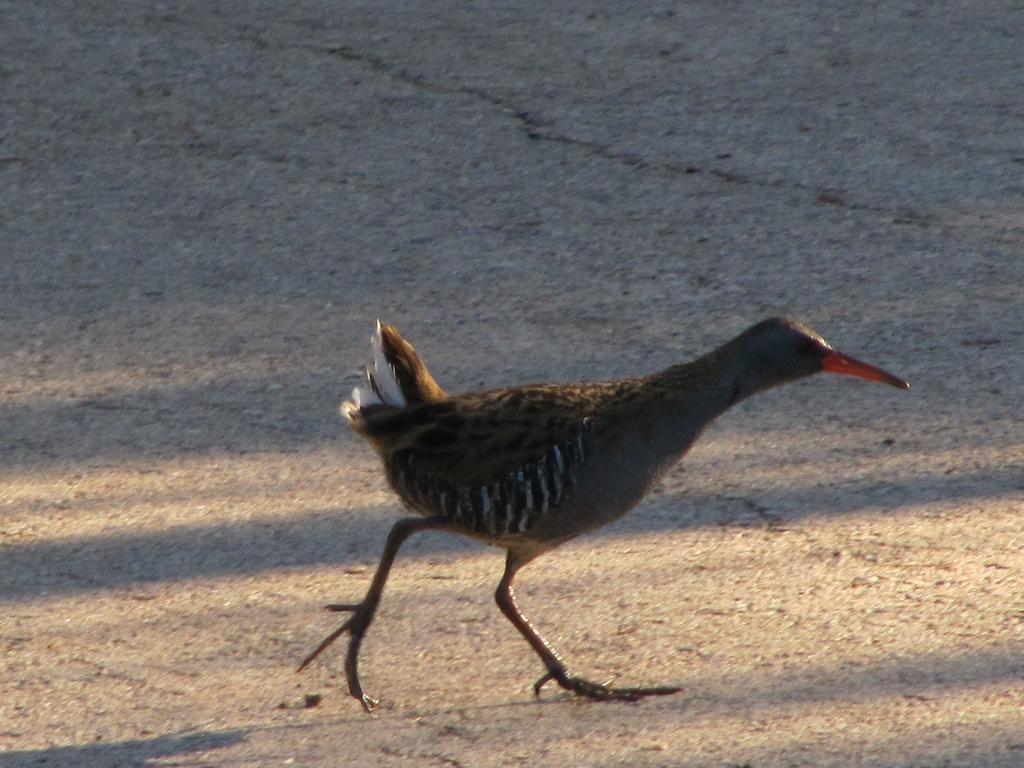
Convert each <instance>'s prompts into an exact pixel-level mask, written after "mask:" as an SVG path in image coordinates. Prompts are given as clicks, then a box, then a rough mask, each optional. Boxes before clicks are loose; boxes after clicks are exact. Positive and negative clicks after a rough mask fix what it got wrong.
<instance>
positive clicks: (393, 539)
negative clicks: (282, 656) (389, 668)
mask: <svg viewBox="0 0 1024 768" xmlns="http://www.w3.org/2000/svg"><path fill="white" fill-rule="evenodd" d="M450 527H451V524H450V523H449V522H447V521H446V520H444V519H442V518H436V517H428V518H422V517H406V518H403V519H401V520H399V521H398V522H397V523H395V525H394V526H393V527H392V528H391V533H389V534H388V540H387V543H386V544H385V545H384V554H383V555H381V558H380V563H379V564H378V565H377V571H376V573H374V574H373V581H372V582H371V583H370V588H369V590H367V592H366V597H364V598H363V601H362V602H361V603H332V604H330V605H327V606H325V607H326V608H327V610H329V611H349V612H351V613H352V615H351V616H350V617H349V619H348V621H346V622H345V623H344V624H342V625H341V626H340V627H338V628H337V629H336V630H334V631H333V632H331V634H329V635H328V636H327V637H325V638H324V639H323V642H321V643H320V645H318V646H317V647H316V649H315V650H314V651H313V652H312V653H311V654H309V656H307V657H306V658H305V659H303V661H302V663H301V664H300V665H299V669H298V671H299V672H301V671H302V670H303V669H305V668H306V667H307V666H309V664H310V662H312V661H313V659H315V658H316V657H317V656H319V655H320V654H321V652H323V651H324V649H326V648H327V646H329V645H330V644H331V643H333V642H334V641H335V640H337V639H338V638H339V637H341V636H342V635H343V634H345V633H346V632H348V633H349V635H350V636H349V641H348V653H347V654H346V656H345V678H346V679H347V680H348V690H349V693H351V694H352V696H353V697H354V698H356V699H358V700H359V701H360V702H361V703H362V705H363V708H364V709H365V710H366V711H367V712H369V711H371V710H372V709H373V708H374V706H376V704H377V701H376V700H375V699H371V698H370V697H369V696H367V695H366V694H365V693H363V686H362V685H360V683H359V668H358V664H359V646H360V645H361V644H362V642H363V635H365V634H366V630H367V629H368V628H369V626H370V623H371V622H372V621H373V615H374V613H375V612H376V611H377V604H378V603H380V598H381V595H382V594H383V592H384V583H385V582H386V581H387V580H388V573H389V572H390V571H391V564H392V563H393V562H394V561H395V555H397V554H398V549H399V547H401V546H402V542H404V541H405V540H406V539H407V538H409V537H410V536H411V535H412V534H414V533H417V532H418V531H428V530H444V529H447V528H450Z"/></svg>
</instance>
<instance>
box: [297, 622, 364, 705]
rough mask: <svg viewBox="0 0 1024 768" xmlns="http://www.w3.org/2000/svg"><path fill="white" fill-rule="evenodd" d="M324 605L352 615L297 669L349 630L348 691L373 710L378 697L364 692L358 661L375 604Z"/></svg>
mask: <svg viewBox="0 0 1024 768" xmlns="http://www.w3.org/2000/svg"><path fill="white" fill-rule="evenodd" d="M324 607H325V608H326V609H327V610H328V611H335V612H344V611H348V612H351V613H352V615H351V616H350V617H349V618H348V620H347V621H346V622H345V623H343V624H342V625H341V626H340V627H338V628H337V629H336V630H334V631H333V632H331V634H329V635H328V636H327V637H325V638H324V639H323V641H322V642H321V643H320V645H318V646H317V647H316V648H315V649H314V650H313V652H312V653H311V654H309V655H308V656H307V657H306V658H305V659H303V660H302V663H301V664H300V665H299V668H298V670H297V671H298V672H301V671H302V670H304V669H305V668H306V667H308V666H309V665H310V663H311V662H312V661H313V659H315V658H316V657H317V656H319V655H320V654H321V653H323V651H325V650H326V649H327V647H328V646H329V645H331V643H333V642H334V641H335V640H337V639H338V638H339V637H341V636H342V635H343V634H345V633H346V632H348V633H349V635H350V637H349V641H348V653H347V654H346V655H345V679H346V680H347V682H348V692H349V693H350V694H351V695H352V697H353V698H354V699H358V700H359V703H360V704H362V705H363V709H365V710H366V711H367V712H372V711H373V708H374V707H375V706H377V704H378V703H379V702H378V700H377V699H373V698H370V697H369V696H367V695H366V694H365V693H363V686H362V685H361V684H360V682H359V669H358V662H359V646H360V644H361V643H362V642H363V635H364V634H365V633H366V629H367V627H369V626H370V622H371V621H372V620H373V606H371V605H369V604H367V603H365V602H363V603H352V604H349V603H332V604H330V605H326V606H324Z"/></svg>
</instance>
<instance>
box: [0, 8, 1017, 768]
mask: <svg viewBox="0 0 1024 768" xmlns="http://www.w3.org/2000/svg"><path fill="white" fill-rule="evenodd" d="M0 19H2V21H0V118H2V123H0V397H2V400H0V436H2V437H0V451H2V453H0V461H2V465H0V603H2V614H0V617H2V618H0V647H2V652H3V655H2V666H0V691H2V696H0V766H3V768H13V767H14V766H37V765H48V766H160V765H167V766H170V765H175V766H186V765H189V766H273V765H279V766H280V765H296V766H321V765H322V766H338V765H354V766H355V765H358V766H384V767H391V766H394V767H409V768H412V767H413V766H427V767H428V768H429V767H430V766H438V767H442V766H450V767H453V768H475V767H477V766H515V765H551V766H558V765H569V766H595V767H598V766H600V767H604V766H620V765H622V766H683V767H686V768H697V767H698V766H701V767H703V766H708V767H715V768H728V767H731V768H738V767H739V766H749V767H750V768H775V767H776V766H779V767H783V766H808V767H813V768H823V767H827V766H836V767H842V768H848V767H853V766H886V767H892V768H936V767H938V766H970V767H971V768H976V767H991V768H995V767H998V768H1019V766H1022V765H1024V708H1022V707H1024V575H1022V573H1024V516H1022V508H1024V427H1022V421H1021V403H1022V401H1024V380H1022V377H1021V370H1022V369H1024V247H1022V246H1024V141H1022V137H1024V106H1022V104H1024V101H1022V94H1024V45H1021V33H1022V31H1024V9H1022V7H1021V5H1020V4H1019V3H1017V2H980V3H935V4H930V3H919V2H910V1H908V0H896V1H895V2H891V3H877V2H876V3H866V4H856V3H854V4H851V3H843V2H802V3H801V2H787V3H782V4H779V3H760V2H751V1H750V0H747V1H744V2H729V3H722V2H709V1H706V2H699V1H698V2H691V3H685V4H683V3H679V4H676V3H666V2H655V3H648V4H639V5H637V6H627V5H625V4H622V3H615V2H590V3H586V4H582V5H581V4H563V3H543V2H532V3H526V4H522V5H521V6H518V7H509V6H506V5H502V4H496V3H491V2H487V1H486V0H484V2H473V3H462V2H452V3H438V2H422V3H392V4H387V3H379V2H374V3H359V4H357V3H329V2H322V1H320V0H305V1H304V2H303V1H300V2H292V3H268V2H261V3H240V2H221V3H198V2H196V3H186V2H168V3H163V4H156V3H117V2H95V1H94V2H63V1H61V0H46V2H30V1H29V0H21V1H19V2H10V1H8V2H0ZM778 312H786V313H789V314H792V315H794V316H797V317H799V318H801V319H803V320H805V321H806V322H808V323H810V324H811V325H813V326H814V327H816V328H817V329H819V330H820V331H821V332H822V333H823V334H825V335H826V337H827V338H829V339H830V340H832V341H833V342H834V343H835V344H836V345H837V346H839V347H841V348H843V349H845V350H846V351H848V352H850V353H851V354H854V355H856V356H858V357H862V358H864V359H866V360H868V361H870V362H874V363H876V364H878V365H881V366H883V367H886V368H888V369H890V370H892V371H893V372H895V373H897V374H899V375H901V376H904V377H906V378H908V379H909V380H910V381H911V382H912V383H913V389H911V390H910V391H909V392H899V391H897V390H894V389H890V388H887V387H881V386H878V385H872V384H869V383H866V382H861V381H855V380H851V379H838V378H835V377H817V378H815V379H812V380H808V381H805V382H801V383H799V384H797V385H793V386H790V387H786V388H782V389H779V390H775V391H773V392H771V393H768V394H766V395H763V396H761V397H759V398H756V399H754V400H751V401H749V402H747V403H745V404H743V405H742V406H741V407H739V408H737V409H736V410H735V411H733V412H731V413H729V414H727V415H726V416H725V417H723V418H722V419H721V420H720V421H719V422H718V423H717V424H716V425H715V426H714V427H713V429H711V430H710V431H709V433H708V434H707V435H706V436H705V438H704V439H703V441H702V442H701V443H699V444H698V446H697V447H696V448H695V449H694V451H693V452H692V454H691V455H690V456H689V457H688V458H687V459H686V460H685V461H683V462H682V463H681V464H680V465H679V466H678V467H677V468H676V469H674V470H673V471H672V472H671V474H670V475H669V476H668V477H667V478H666V479H665V481H664V482H662V483H661V484H660V485H659V486H658V488H657V490H656V492H655V493H653V494H652V496H651V497H650V498H649V499H648V500H647V502H646V503H645V504H643V505H642V506H641V507H640V508H639V509H637V510H636V511H635V512H633V513H632V514H631V515H630V516H628V517H627V518H625V519H624V520H622V521H621V522H619V523H618V524H616V525H614V526H611V527H609V528H607V529H604V530H602V531H600V532H597V533H595V534H592V535H588V536H586V537H583V538H581V539H578V540H576V541H574V542H571V543H570V544H567V545H566V546H564V547H562V548H561V549H560V550H558V551H556V552H554V553H552V554H550V555H548V556H546V557H544V558H542V559H540V560H539V561H537V563H535V564H534V565H531V566H530V567H529V568H528V569H526V570H524V572H523V573H522V574H521V577H520V584H521V586H520V597H521V602H522V604H523V607H524V610H525V611H526V612H527V614H528V615H529V616H530V617H531V618H532V619H533V620H534V621H535V623H536V624H537V625H538V626H539V627H540V628H541V629H542V631H544V632H545V633H546V634H547V635H548V636H549V638H550V639H551V640H552V641H553V642H554V643H555V645H556V646H557V647H558V648H559V649H560V650H561V651H562V653H563V654H564V655H565V656H566V657H567V658H568V659H569V660H571V662H572V664H573V666H574V668H575V669H577V670H578V671H579V672H581V673H583V674H586V675H588V676H590V677H592V678H595V679H609V678H613V679H615V680H616V681H618V682H620V683H623V684H630V683H634V684H640V683H652V684H653V683H662V684H667V683H673V684H677V685H681V686H683V687H684V689H685V690H684V692H683V693H681V694H678V695H676V696H673V697H668V698H664V699H658V700H649V701H645V702H642V703H639V704H593V703H586V702H576V701H573V700H571V698H570V697H568V696H567V695H563V694H562V693H561V692H559V691H557V690H555V689H552V688H550V687H549V688H548V689H546V690H545V691H544V692H543V694H542V696H541V698H540V700H539V701H538V700H535V699H534V697H533V694H532V691H531V685H532V683H533V681H534V680H535V679H536V677H537V676H538V675H539V674H540V672H541V669H540V665H539V663H538V661H537V659H536V658H535V657H534V656H533V654H532V653H531V651H530V649H529V648H528V647H527V645H526V643H524V642H523V641H522V639H521V638H520V637H519V636H518V635H517V634H516V633H515V631H514V629H513V628H512V627H511V626H510V625H509V624H508V622H506V621H505V620H504V619H503V618H502V617H501V615H500V614H499V613H498V611H497V609H496V608H495V606H494V604H493V601H492V591H493V588H494V585H495V584H496V582H497V579H498V576H499V574H500V571H501V556H500V552H497V551H495V550H489V549H486V548H483V547H480V546H478V545H476V544H473V543H471V542H467V541H462V540H457V539H454V538H452V537H444V536H440V535H431V536H423V537H422V538H421V539H419V540H416V539H414V540H412V541H410V543H409V544H408V546H407V548H406V549H405V550H403V552H402V554H401V555H400V558H399V561H398V565H397V567H396V570H395V571H394V573H393V575H392V579H391V581H390V583H389V589H388V592H387V594H386V596H385V600H384V602H383V604H382V609H381V612H380V614H379V616H378V618H377V621H376V623H375V624H374V626H373V628H372V630H371V633H370V635H369V637H368V639H367V642H366V644H365V646H364V653H363V665H362V672H363V679H364V683H365V685H366V687H367V689H368V690H369V691H370V692H371V693H373V694H377V695H379V696H381V698H382V705H381V708H380V709H379V712H378V714H377V715H376V716H374V717H369V716H367V715H365V714H364V713H363V712H362V710H361V709H360V708H359V706H358V705H357V703H356V702H354V701H353V700H351V699H350V698H349V697H348V695H347V691H346V689H345V684H344V679H343V676H342V662H343V657H344V648H343V646H340V645H339V646H336V647H335V648H332V649H331V650H330V651H328V652H327V653H326V654H325V655H324V656H323V657H321V659H320V660H318V661H317V662H316V663H315V664H314V665H313V666H312V667H311V668H309V669H308V670H306V671H305V672H303V673H302V674H296V672H295V667H296V666H297V663H298V661H299V660H300V659H301V658H302V657H303V656H304V655H305V654H306V653H307V652H309V651H310V650H311V649H312V648H313V647H314V646H315V645H316V644H317V643H318V642H319V641H320V639H321V638H322V637H323V636H324V635H325V634H326V633H327V632H328V631H330V630H331V629H332V628H333V627H334V626H336V622H337V620H338V617H337V616H336V615H332V614H327V613H325V612H323V611H322V609H321V605H322V604H324V603H326V602H330V601H345V600H352V599H355V598H358V597H360V596H361V595H362V593H363V591H364V590H365V588H366V586H367V584H368V581H369V578H370V575H371V573H372V570H373V568H374V565H375V563H376V559H377V558H378V556H379V554H380V552H381V548H382V544H383V540H384V537H385V536H386V533H387V531H388V528H389V526H390V525H391V523H392V521H393V520H394V519H395V518H396V516H397V515H398V514H399V508H398V505H397V503H396V501H395V499H394V497H393V496H392V495H391V494H390V493H389V492H388V491H387V489H386V488H385V486H384V483H383V479H382V477H381V474H380V472H379V468H378V465H377V462H376V459H375V458H374V456H373V455H372V453H371V451H370V450H369V449H368V448H367V446H365V445H364V444H363V443H362V442H361V441H360V440H359V439H357V438H356V437H355V436H354V435H353V434H351V433H349V432H348V431H347V429H346V428H345V426H344V424H343V423H342V421H341V420H340V419H339V417H338V415H337V411H336V409H337V404H338V402H339V400H340V394H341V393H342V392H343V391H345V390H347V388H349V387H350V386H351V383H352V380H353V378H354V377H355V376H356V375H357V369H358V366H359V365H360V364H361V363H362V362H363V360H364V357H365V354H366V342H367V338H368V336H369V333H370V331H371V328H372V323H373V321H374V319H375V318H376V317H378V316H379V317H382V318H385V319H387V320H389V321H391V322H393V323H395V324H397V325H398V326H399V328H401V329H402V331H403V332H404V333H405V334H406V335H408V336H409V338H411V339H412V340H413V341H414V343H416V344H417V347H418V349H419V350H420V351H421V352H422V353H423V355H424V356H425V358H426V359H427V360H428V362H429V363H430V364H431V366H432V368H433V370H434V372H435V373H436V375H437V376H438V378H439V379H440V380H441V381H442V383H443V384H445V386H447V387H449V388H450V389H452V390H455V391H460V390H468V389H472V388H477V387H481V386H495V385H499V384H506V383H517V382H528V381H540V380H574V379H581V378H605V377H612V376H618V375H626V374H633V373H639V372H648V371H653V370H656V369H658V368H660V367H663V366H665V365H668V364H669V363H671V362H675V361H677V360H680V359H684V358H688V357H691V356H694V355H696V354H698V353H700V352H702V351H705V350H707V349H709V348H710V347H712V346H714V345H716V344H718V343H721V342H722V341H724V340H725V339H727V338H729V337H730V336H732V335H734V334H735V333H737V332H739V331H740V330H742V329H743V328H744V327H746V326H747V325H748V324H750V323H752V322H754V321H756V320H758V319H760V318H762V317H764V316H766V315H769V314H774V313H778ZM307 695H309V696H313V695H319V696H320V697H321V699H320V701H319V704H318V705H317V706H310V707H307V706H306V701H307V699H306V697H307ZM313 701H315V699H311V700H310V703H312V702H313Z"/></svg>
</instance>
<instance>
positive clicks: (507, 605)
mask: <svg viewBox="0 0 1024 768" xmlns="http://www.w3.org/2000/svg"><path fill="white" fill-rule="evenodd" d="M525 564H526V561H525V560H522V559H521V558H519V557H517V556H516V554H515V553H514V552H512V551H510V552H509V553H508V559H507V561H506V563H505V575H504V576H502V577H501V582H500V583H499V584H498V589H497V590H496V591H495V593H494V599H495V601H496V602H497V603H498V607H499V608H500V609H501V612H502V613H503V614H505V616H506V617H507V618H508V620H509V621H511V622H512V624H513V625H514V626H515V628H516V629H518V630H519V633H520V634H521V635H522V636H523V637H525V638H526V642H528V643H529V644H530V647H531V648H533V650H534V651H535V652H536V653H537V655H538V656H540V658H541V660H542V661H543V662H544V666H546V667H547V668H548V671H547V674H545V675H544V676H543V677H541V678H540V679H539V680H538V681H537V682H536V683H534V685H533V692H534V694H536V695H537V696H539V695H540V690H541V688H543V687H544V684H545V683H547V682H549V681H551V680H554V681H555V682H556V683H558V684H559V685H560V686H562V687H563V688H565V689H566V690H567V691H572V692H573V693H575V694H576V695H577V696H586V697H587V698H588V699H595V700H597V701H637V700H638V699H642V698H643V697H644V696H666V695H668V694H671V693H678V692H679V691H681V690H682V689H681V688H675V687H654V688H612V687H611V686H608V685H603V684H601V683H594V682H591V681H590V680H585V679H584V678H582V677H577V676H576V675H574V674H572V673H570V672H569V670H568V669H567V668H566V666H565V662H563V661H562V659H561V657H560V656H559V655H558V653H556V652H555V649H554V648H552V647H551V646H550V645H549V644H548V641H547V640H545V639H544V638H543V637H541V635H540V633H539V632H538V631H537V630H536V629H534V628H533V625H532V624H530V622H529V620H528V619H527V618H526V617H525V616H524V615H523V613H522V611H520V610H519V606H518V605H517V604H516V598H515V593H513V591H512V579H513V578H514V577H515V574H516V571H518V570H519V569H520V568H521V567H522V566H523V565H525Z"/></svg>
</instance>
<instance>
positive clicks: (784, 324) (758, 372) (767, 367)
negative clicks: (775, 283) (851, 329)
mask: <svg viewBox="0 0 1024 768" xmlns="http://www.w3.org/2000/svg"><path fill="white" fill-rule="evenodd" d="M736 342H737V347H738V350H737V351H741V356H742V357H743V358H745V360H746V363H747V365H745V366H744V367H745V368H746V376H745V377H744V378H745V379H746V381H745V382H744V385H745V386H743V389H744V390H746V391H744V392H743V393H742V394H743V395H747V394H753V392H756V391H758V390H761V389H765V388H767V387H772V386H776V385H778V384H785V383H786V382H788V381H794V380H796V379H800V378H803V377H804V376H810V375H811V374H814V373H821V372H824V373H841V374H845V375H847V376H857V377H859V378H862V379H868V380H869V381H879V382H882V383H884V384H890V385H892V386H894V387H899V388H900V389H908V388H909V387H910V385H909V384H908V383H907V382H905V381H903V380H902V379H900V378H898V377H896V376H893V375H892V374H891V373H888V372H887V371H883V370H882V369H881V368H876V367H875V366H873V365H868V364H867V363H862V362H861V361H860V360H857V359H855V358H852V357H850V356H849V355H846V354H843V353H842V352H839V351H837V350H835V349H833V348H832V346H831V345H830V344H829V343H828V342H827V341H825V340H824V339H823V338H822V337H821V335H820V334H818V333H816V332H815V331H813V330H811V329H810V328H808V327H807V326H806V325H803V324H802V323H799V322H797V321H796V320H791V319H788V318H778V317H773V318H770V319H768V320H762V321H761V322H760V323H758V324H757V325H754V326H752V327H751V328H748V329H747V330H746V331H744V332H743V333H742V334H740V336H739V337H738V338H737V339H736Z"/></svg>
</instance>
